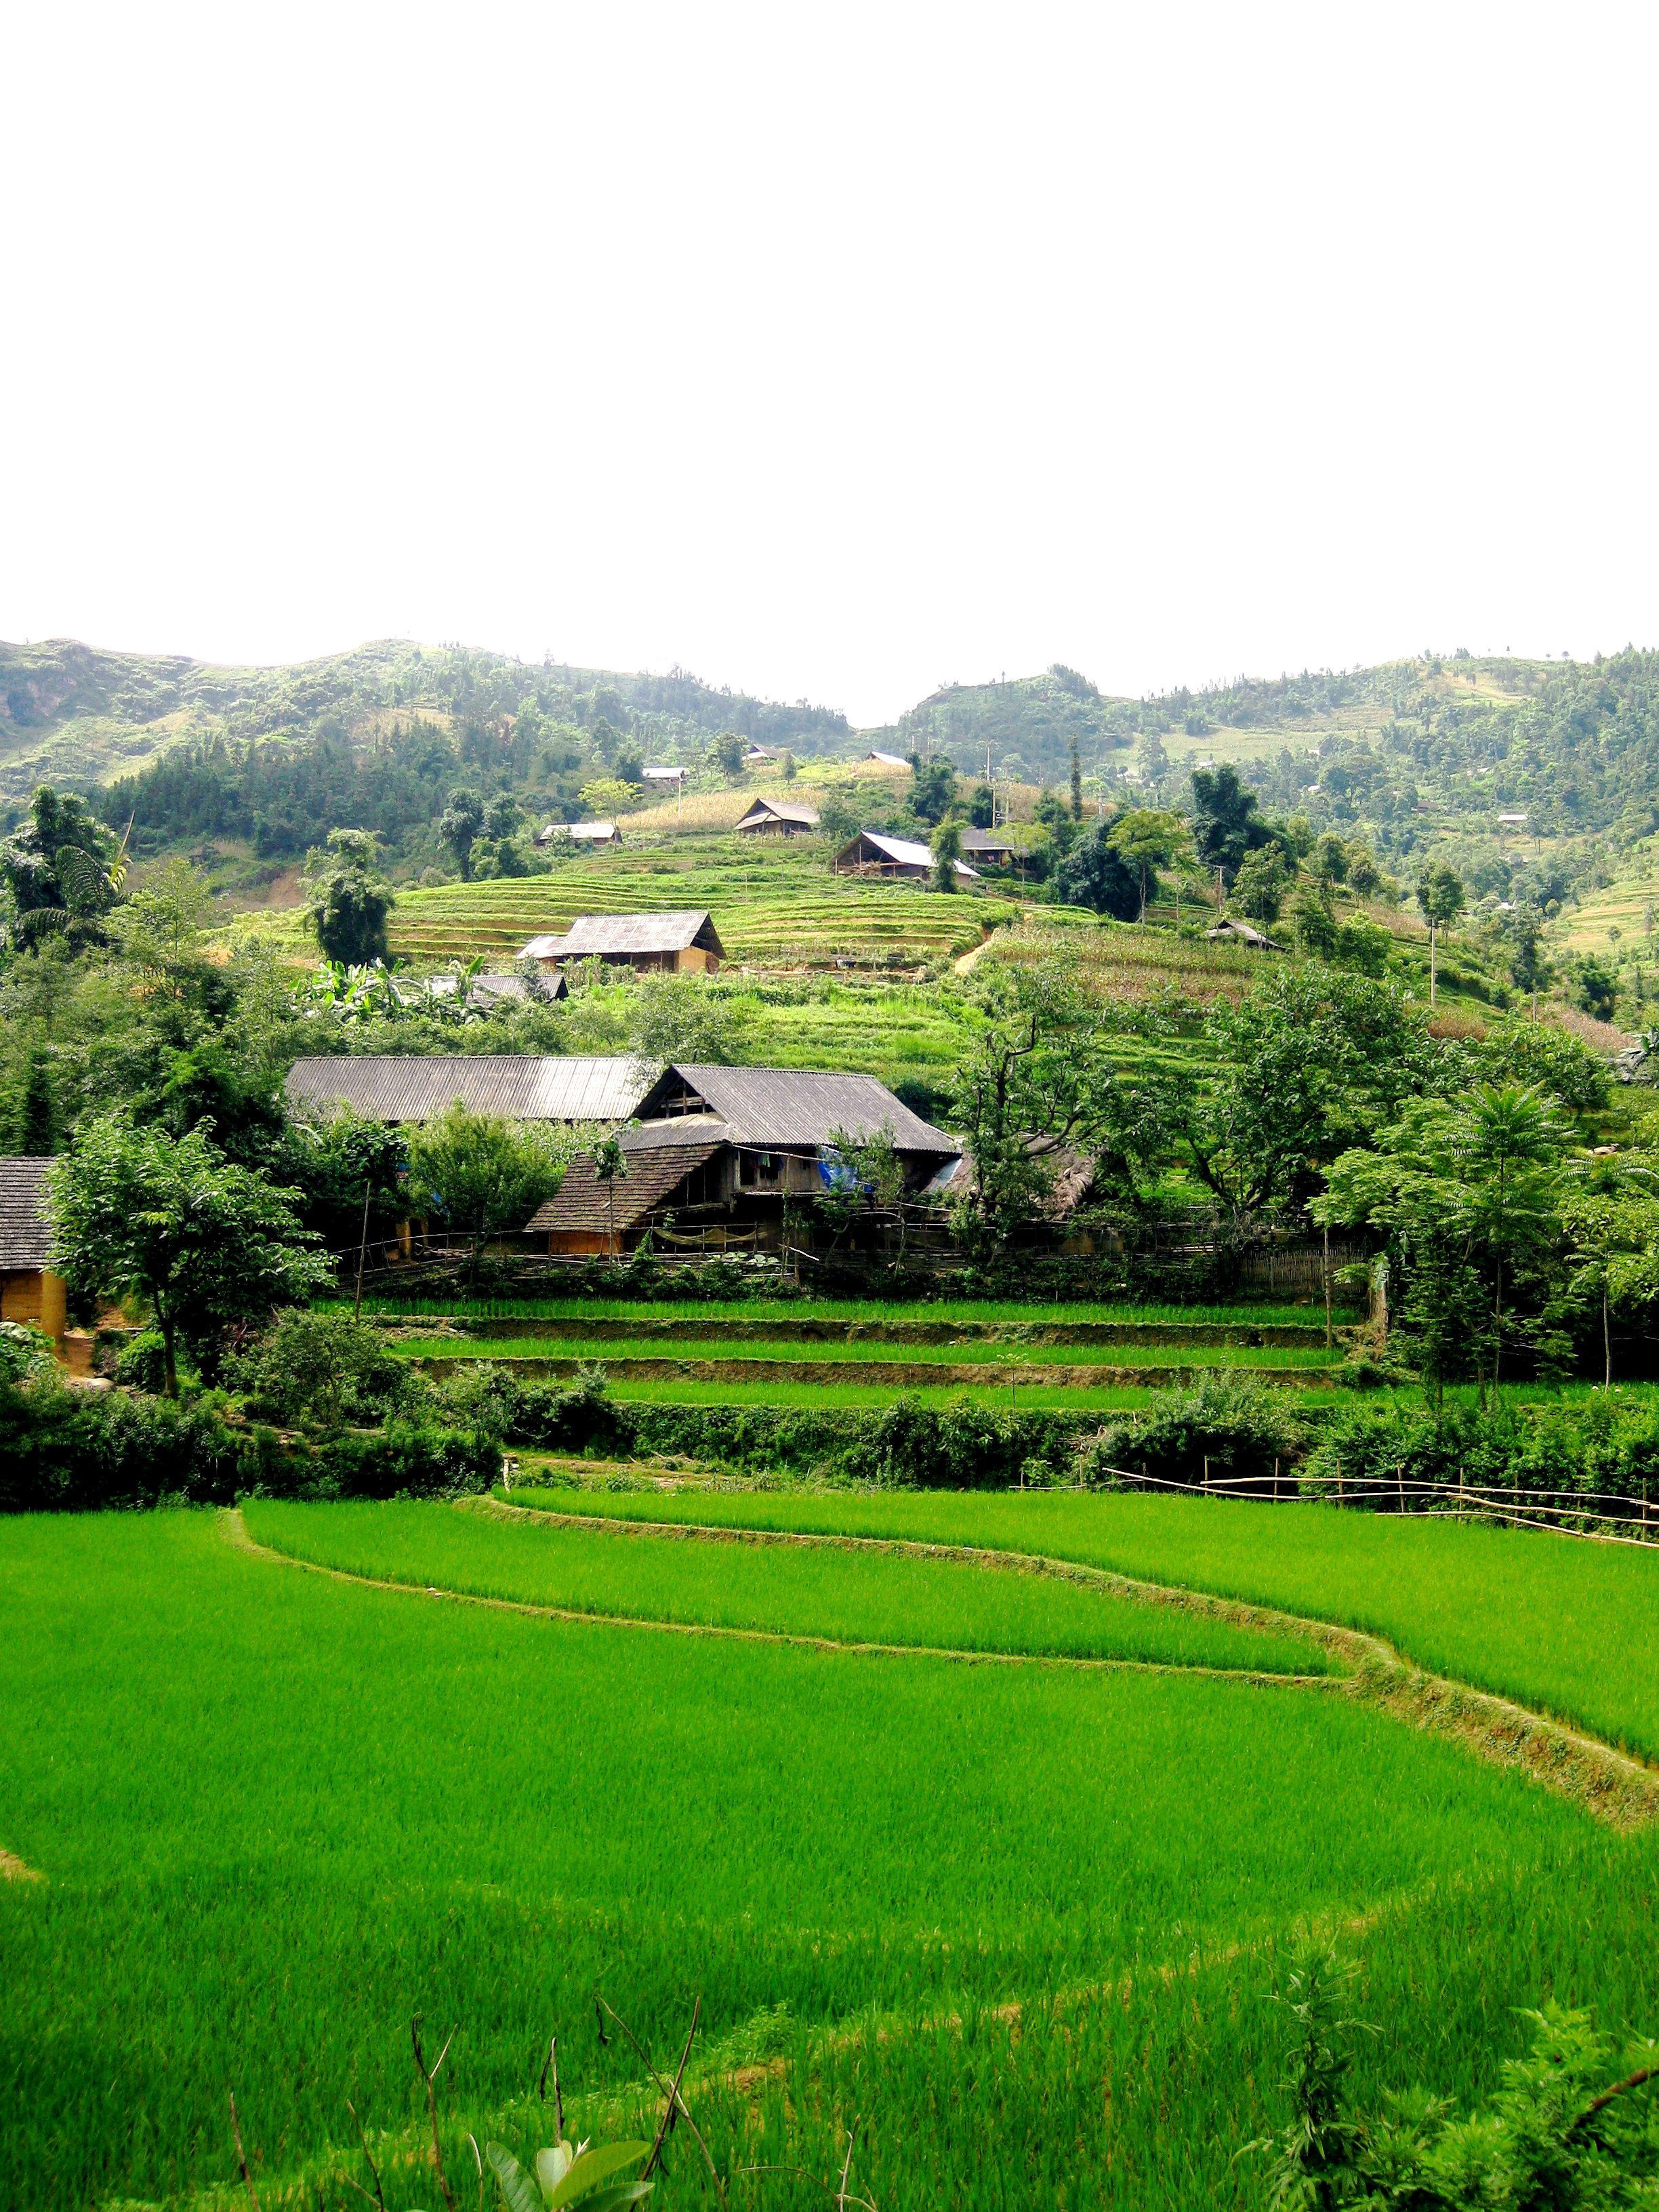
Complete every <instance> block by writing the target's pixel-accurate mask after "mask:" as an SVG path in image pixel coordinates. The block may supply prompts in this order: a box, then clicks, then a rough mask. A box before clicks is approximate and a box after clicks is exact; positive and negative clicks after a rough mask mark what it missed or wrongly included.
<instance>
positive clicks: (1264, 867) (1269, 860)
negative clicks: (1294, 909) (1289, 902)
mask: <svg viewBox="0 0 1659 2212" xmlns="http://www.w3.org/2000/svg"><path fill="white" fill-rule="evenodd" d="M1284 903H1285V862H1284V858H1283V856H1282V854H1280V852H1279V848H1278V847H1277V846H1276V845H1262V846H1260V847H1258V848H1257V849H1256V850H1255V852H1253V853H1247V854H1245V855H1244V857H1243V860H1241V861H1240V862H1239V864H1238V871H1237V874H1236V875H1235V876H1234V878H1233V886H1232V892H1231V904H1232V905H1234V906H1236V907H1237V908H1238V910H1239V912H1240V913H1241V914H1245V915H1249V918H1250V920H1251V921H1254V922H1259V923H1260V924H1261V927H1262V928H1263V929H1267V928H1269V927H1271V926H1272V925H1273V923H1274V922H1276V921H1278V919H1279V910H1280V908H1282V907H1283V905H1284Z"/></svg>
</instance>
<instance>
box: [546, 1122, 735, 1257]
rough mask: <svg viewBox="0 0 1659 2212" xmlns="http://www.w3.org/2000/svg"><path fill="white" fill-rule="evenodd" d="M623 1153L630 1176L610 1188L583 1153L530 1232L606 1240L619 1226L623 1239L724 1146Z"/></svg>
mask: <svg viewBox="0 0 1659 2212" xmlns="http://www.w3.org/2000/svg"><path fill="white" fill-rule="evenodd" d="M623 1149H624V1151H625V1152H627V1154H628V1172H627V1174H626V1175H625V1176H614V1177H613V1178H612V1180H611V1182H609V1183H603V1182H600V1181H599V1174H598V1171H597V1170H596V1169H595V1167H594V1165H593V1162H592V1158H590V1157H589V1155H588V1154H587V1153H586V1152H583V1153H580V1154H579V1155H578V1156H577V1158H574V1160H572V1161H571V1163H570V1164H569V1166H568V1167H567V1168H566V1170H565V1171H564V1180H563V1182H561V1183H560V1185H559V1188H558V1189H557V1190H556V1192H555V1193H554V1194H553V1196H552V1197H551V1198H550V1199H549V1200H548V1201H547V1203H546V1205H545V1206H542V1207H541V1208H540V1209H539V1211H538V1212H536V1213H534V1214H532V1216H531V1218H530V1219H529V1221H528V1222H526V1225H525V1227H526V1233H527V1234H531V1233H534V1234H539V1233H541V1232H542V1231H546V1230H564V1231H568V1230H587V1231H594V1230H597V1231H599V1233H600V1234H601V1235H605V1234H608V1233H609V1231H611V1228H612V1227H613V1226H614V1227H615V1229H616V1231H617V1235H618V1236H619V1237H620V1236H621V1234H622V1233H623V1231H624V1230H625V1229H631V1228H632V1227H633V1226H634V1225H635V1222H636V1221H639V1220H641V1219H642V1218H644V1216H645V1215H646V1214H647V1213H649V1212H651V1211H652V1209H653V1207H654V1206H659V1205H660V1204H661V1202H662V1200H664V1199H665V1198H666V1197H667V1196H668V1194H669V1193H670V1191H671V1190H672V1189H673V1188H674V1187H675V1185H676V1184H677V1183H678V1182H681V1181H683V1180H684V1177H685V1176H689V1175H690V1173H691V1171H692V1170H693V1169H694V1168H700V1167H702V1164H704V1162H705V1161H707V1160H712V1159H713V1158H714V1155H715V1153H716V1152H719V1151H720V1149H721V1146H720V1140H718V1139H717V1140H716V1141H715V1142H714V1143H713V1144H709V1143H707V1142H705V1143H702V1144H691V1145H686V1144H681V1145H675V1146H659V1147H658V1148H657V1149H655V1150H647V1151H645V1152H639V1151H636V1149H635V1147H634V1146H631V1145H628V1144H626V1143H624V1146H623ZM613 1209H614V1210H613Z"/></svg>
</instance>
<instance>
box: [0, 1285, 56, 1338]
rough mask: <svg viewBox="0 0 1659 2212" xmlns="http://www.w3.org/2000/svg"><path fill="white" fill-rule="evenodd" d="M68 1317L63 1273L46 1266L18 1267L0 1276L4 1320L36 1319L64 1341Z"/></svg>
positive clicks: (0, 1317)
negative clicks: (57, 1273)
mask: <svg viewBox="0 0 1659 2212" xmlns="http://www.w3.org/2000/svg"><path fill="white" fill-rule="evenodd" d="M66 1319H67V1316H66V1315H65V1312H64V1279H63V1277H62V1276H61V1275H54V1274H53V1273H52V1272H51V1270H50V1269H49V1268H42V1267H26V1268H18V1269H15V1270H14V1271H13V1272H11V1273H7V1274H4V1275H0V1321H15V1322H33V1323H34V1325H35V1327H36V1328H43V1329H44V1330H45V1331H46V1334H47V1335H48V1336H50V1337H52V1338H53V1339H54V1340H59V1341H61V1340H62V1337H63V1334H64V1325H65V1322H66Z"/></svg>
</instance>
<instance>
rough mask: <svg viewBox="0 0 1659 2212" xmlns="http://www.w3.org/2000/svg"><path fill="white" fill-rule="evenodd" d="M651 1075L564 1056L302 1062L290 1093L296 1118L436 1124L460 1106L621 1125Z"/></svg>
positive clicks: (358, 1057)
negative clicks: (347, 1115) (344, 1111)
mask: <svg viewBox="0 0 1659 2212" xmlns="http://www.w3.org/2000/svg"><path fill="white" fill-rule="evenodd" d="M649 1075H650V1071H649V1069H647V1068H641V1066H639V1064H638V1063H637V1062H636V1061H635V1060H629V1059H603V1060H601V1059H597V1058H596V1059H580V1058H578V1057H577V1056H576V1055H575V1054H568V1055H567V1054H562V1053H499V1054H497V1053H453V1054H443V1055H433V1056H430V1057H428V1058H422V1059H416V1058H414V1057H413V1056H412V1055H409V1054H398V1053H363V1054H351V1055H349V1056H348V1055H347V1054H333V1055H331V1056H328V1057H323V1056H320V1055H319V1056H317V1057H313V1058H310V1059H306V1060H295V1063H294V1065H293V1066H292V1067H291V1068H290V1069H289V1074H288V1080H287V1082H286V1084H285V1085H284V1086H283V1088H284V1091H285V1092H286V1094H287V1097H288V1103H289V1109H290V1110H291V1111H293V1112H295V1113H296V1114H301V1115H304V1114H313V1115H318V1114H321V1115H326V1114H331V1113H332V1112H334V1111H335V1110H336V1109H338V1108H341V1107H345V1108H349V1109H350V1111H351V1112H353V1113H354V1114H361V1115H363V1117H364V1118H365V1119H366V1120H368V1121H388V1122H395V1123H403V1122H407V1121H436V1120H437V1119H438V1118H439V1116H440V1115H443V1114H446V1113H447V1112H448V1110H449V1109H450V1108H451V1107H452V1106H453V1104H454V1103H455V1102H456V1100H457V1099H459V1101H460V1102H461V1103H462V1104H463V1105H464V1106H466V1107H468V1108H469V1109H471V1111H472V1112H473V1113H475V1114H496V1115H501V1118H502V1119H503V1120H504V1121H564V1122H571V1123H576V1122H580V1123H587V1122H597V1123H600V1124H603V1125H605V1126H614V1125H615V1124H616V1123H617V1122H618V1121H626V1120H627V1119H628V1118H629V1115H631V1114H633V1113H635V1112H636V1111H637V1110H638V1108H639V1103H640V1101H641V1098H642V1097H644V1096H645V1092H646V1090H647V1085H648V1081H649Z"/></svg>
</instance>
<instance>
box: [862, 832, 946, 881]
mask: <svg viewBox="0 0 1659 2212" xmlns="http://www.w3.org/2000/svg"><path fill="white" fill-rule="evenodd" d="M834 865H835V870H836V874H837V875H838V876H893V877H897V878H901V879H902V880H904V881H906V882H909V883H913V884H916V883H925V882H926V881H927V879H928V878H929V877H931V876H932V874H933V854H931V853H930V852H929V851H928V849H927V847H926V845H922V844H918V843H917V842H916V840H915V838H914V837H889V836H886V835H885V834H884V832H880V831H878V830H874V829H860V831H859V834H858V836H856V837H854V840H853V842H852V843H851V844H850V845H847V846H844V847H843V848H842V850H841V851H840V852H839V853H837V854H836V858H835V864H834ZM951 866H952V867H953V868H954V869H955V870H956V872H957V875H958V876H960V877H962V878H963V879H964V880H966V881H970V882H974V883H977V882H978V880H979V870H978V869H977V868H970V867H969V865H968V863H967V862H966V861H965V860H953V861H952V862H951Z"/></svg>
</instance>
